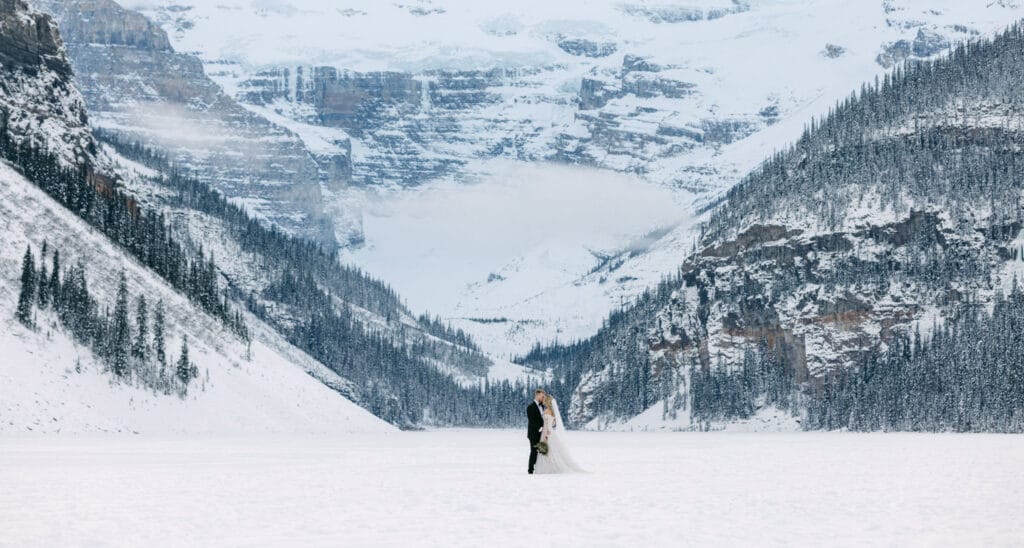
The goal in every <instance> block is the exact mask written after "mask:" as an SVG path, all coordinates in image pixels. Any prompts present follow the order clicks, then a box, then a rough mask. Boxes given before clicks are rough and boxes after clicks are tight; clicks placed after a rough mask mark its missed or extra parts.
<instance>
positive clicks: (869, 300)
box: [529, 26, 1024, 430]
mask: <svg viewBox="0 0 1024 548" xmlns="http://www.w3.org/2000/svg"><path fill="white" fill-rule="evenodd" d="M1022 52H1024V33H1022V31H1021V28H1020V27H1019V26H1015V27H1013V28H1012V29H1011V30H1009V31H1007V32H1006V33H1005V34H1002V35H1000V36H999V37H998V38H996V39H995V40H994V41H990V40H980V41H976V42H971V43H969V44H967V45H962V46H959V47H958V48H957V49H956V50H955V51H954V53H953V54H952V55H951V57H950V58H948V59H943V60H940V61H936V62H925V63H920V64H911V65H909V66H907V67H905V68H903V67H901V68H900V69H898V71H897V72H896V73H895V74H893V75H889V76H886V77H885V78H884V79H882V80H881V81H880V82H879V83H878V84H877V85H875V86H866V87H864V88H863V89H862V91H861V92H860V93H859V94H858V95H856V96H854V97H851V98H850V99H848V100H846V101H844V102H842V103H841V104H840V105H838V106H837V107H836V109H835V110H834V112H833V113H832V114H831V115H830V116H829V117H827V118H825V119H824V120H821V121H819V122H815V123H814V124H812V126H811V128H809V129H808V131H806V132H805V134H804V135H803V137H801V139H800V140H799V141H797V142H796V144H795V145H794V146H793V147H791V148H790V149H789V150H787V151H786V152H784V153H780V154H778V155H776V156H774V157H773V158H772V159H770V160H769V161H767V162H766V163H765V164H764V165H763V166H762V167H760V168H758V169H757V170H755V171H754V172H753V173H752V174H751V175H750V176H748V177H747V178H746V179H745V180H744V181H743V182H742V183H740V184H739V185H738V186H736V187H735V188H734V189H732V190H731V191H730V192H729V193H728V195H727V198H726V200H725V203H724V204H722V205H721V206H720V207H719V208H717V209H715V210H714V211H713V212H712V213H711V216H710V218H709V219H708V221H707V222H705V223H703V224H702V232H703V236H702V238H701V242H700V246H699V250H698V251H697V253H696V254H694V255H693V256H692V257H691V258H689V259H688V260H687V261H686V263H685V264H684V265H683V266H682V267H681V269H680V270H679V272H678V274H677V275H676V276H674V277H672V278H671V279H670V280H667V281H665V282H663V283H662V284H660V285H659V286H658V287H657V288H656V290H654V291H651V292H649V293H647V294H645V295H644V296H643V297H642V298H641V299H640V300H639V302H638V303H637V304H636V305H635V306H633V307H630V308H627V309H625V310H623V311H621V312H619V313H616V314H614V315H613V316H612V317H611V318H609V320H608V323H607V327H605V328H604V329H602V331H601V332H600V333H599V334H598V335H597V336H596V337H595V338H593V339H591V340H588V341H584V342H582V343H580V344H578V345H574V346H572V347H567V348H550V349H538V350H537V351H535V352H534V353H533V355H532V356H531V357H530V359H529V361H532V362H534V363H537V364H545V365H548V366H554V367H555V368H556V371H560V372H561V373H562V374H563V375H565V376H566V377H567V378H568V379H569V383H568V384H569V385H568V386H566V387H565V390H566V391H567V392H568V391H571V392H572V407H571V415H572V417H573V420H575V421H576V422H577V423H578V424H590V425H592V426H600V425H603V424H608V423H616V422H620V421H625V420H629V419H630V418H632V417H633V416H636V415H638V414H640V413H642V412H645V411H646V412H647V413H646V414H645V415H646V417H645V418H644V419H642V420H644V421H650V419H651V418H652V415H653V416H657V415H660V416H661V419H663V420H667V421H669V422H670V423H674V424H676V425H678V426H682V427H693V426H707V425H708V424H709V423H714V422H722V421H729V420H734V419H736V418H742V417H749V416H751V415H752V414H755V413H756V412H757V411H758V410H759V409H761V410H767V408H770V407H781V408H783V409H786V410H788V411H790V412H792V414H793V415H794V416H796V417H799V418H801V419H803V420H804V421H805V423H804V425H805V426H806V427H827V428H833V427H847V426H849V427H858V428H867V429H871V428H882V427H884V428H898V429H904V428H905V429H911V428H913V429H918V428H922V429H947V428H948V429H952V428H956V429H966V430H970V429H972V428H973V429H996V430H1004V429H1009V430H1014V429H1018V428H1020V427H1021V426H1020V421H1019V417H1018V415H1019V413H1020V411H1019V410H1018V409H1017V408H1016V405H1017V404H1015V403H1013V402H1014V401H1019V396H1012V395H1011V394H1013V393H1014V392H1013V391H1015V390H1019V388H1020V387H1019V385H1018V383H1017V382H1016V381H1013V382H1010V381H1012V380H1013V379H1016V378H1018V377H1019V376H1020V375H1021V374H1022V372H1024V371H1022V370H1021V368H1022V367H1024V364H1022V363H1021V361H1020V356H1019V353H1017V352H1016V351H1014V350H1012V348H1013V345H1014V344H1017V343H1014V342H1013V341H1014V340H1017V339H1019V338H1020V337H1021V336H1022V335H1024V331H1022V330H1021V329H1020V326H1019V325H1017V324H1016V323H1015V322H1016V321H1017V320H1016V319H1014V318H1016V317H1017V316H1016V315H1018V314H1019V312H1018V309H1019V307H1020V306H1022V305H1024V300H1022V297H1021V294H1020V292H1019V290H1017V288H1016V286H1015V280H1016V276H1017V275H1019V274H1020V273H1021V272H1022V262H1021V260H1022V253H1021V251H1022V250H1021V244H1022V243H1024V238H1022V236H1024V235H1022V232H1021V228H1022V226H1024V222H1022V221H1024V207H1022V205H1024V196H1022V190H1024V189H1022V187H1021V181H1020V178H1019V176H1018V174H1019V172H1020V165H1019V163H1020V160H1019V157H1020V156H1019V153H1020V150H1021V146H1022V143H1024V133H1022V127H1021V123H1020V120H1021V116H1022V110H1024V107H1022V105H1024V96H1022V95H1021V93H1020V89H1021V88H1020V74H1021V73H1020V70H1021V68H1022V67H1024V54H1022ZM1006 294H1009V295H1011V297H1010V298H1009V299H1006V300H1004V297H1003V295H1006ZM979 308H980V309H981V310H982V311H983V312H984V313H981V314H980V315H979V314H977V313H975V312H973V311H976V310H978V309H979ZM987 311H992V313H993V314H994V316H993V317H992V318H988V317H987V315H986V314H987V313H988V312H987ZM915 332H920V333H923V340H922V339H920V338H919V337H915V336H912V335H913V334H914V333H915ZM972 337H976V338H974V340H978V338H983V339H984V340H986V341H987V344H988V345H991V346H990V347H989V349H990V350H991V352H990V353H980V349H981V348H982V347H977V348H976V347H975V345H974V344H968V345H967V346H964V344H965V343H964V340H965V339H966V340H968V341H969V340H971V339H972ZM951 341H956V344H957V345H959V350H956V349H954V351H953V353H952V354H951V353H950V347H949V345H950V344H951V343H950V342H951ZM975 350H977V351H978V352H975ZM925 358H927V360H926V359H925ZM965 364H968V365H965ZM958 368H959V369H958ZM851 371H856V373H855V374H854V373H851ZM915 375H920V377H915ZM929 375H930V377H929ZM872 377H875V379H874V380H873V379H872ZM879 379H881V380H879ZM997 379H1004V380H1005V382H1003V381H997ZM882 381H885V383H886V385H885V386H884V387H883V388H884V390H888V392H885V393H884V394H882V393H878V394H876V393H874V392H872V390H875V387H874V384H872V383H875V384H877V383H878V382H882ZM855 387H856V390H855V389H854V388H855ZM1006 390H1009V392H1008V393H1004V391H1006ZM869 397H870V399H869ZM1004 397H1007V398H1009V399H1005V400H1004V399H1003V398H1004ZM948 398H953V399H952V400H949V399H948ZM958 400H959V401H958ZM839 401H842V402H844V403H843V407H841V408H837V407H835V402H839ZM903 401H905V402H909V403H907V404H906V406H907V407H906V408H903V407H899V408H891V407H887V404H889V403H891V402H903ZM940 401H943V402H944V403H939V402H940ZM986 402H987V403H986ZM892 404H893V405H896V403H892ZM858 405H859V406H862V409H861V410H859V411H858V410H857V406H858ZM851 406H852V407H851ZM919 408H927V409H928V411H927V413H926V412H925V411H921V410H920V409H919ZM865 409H868V410H869V411H865ZM880 409H884V410H885V413H887V414H888V416H885V417H880V416H879V415H877V414H875V413H877V412H879V410H880ZM826 411H827V413H828V415H825V414H823V413H825V412H826ZM862 413H869V414H868V415H862ZM917 413H920V415H917ZM654 422H657V421H654Z"/></svg>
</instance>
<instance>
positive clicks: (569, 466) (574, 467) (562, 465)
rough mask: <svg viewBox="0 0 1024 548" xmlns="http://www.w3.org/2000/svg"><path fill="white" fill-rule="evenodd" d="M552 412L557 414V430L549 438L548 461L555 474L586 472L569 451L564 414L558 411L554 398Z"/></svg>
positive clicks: (556, 401)
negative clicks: (563, 420) (563, 419)
mask: <svg viewBox="0 0 1024 548" xmlns="http://www.w3.org/2000/svg"><path fill="white" fill-rule="evenodd" d="M551 411H552V412H553V413H554V414H555V430H554V432H552V433H551V437H550V438H548V460H549V463H548V464H550V466H551V469H552V471H553V472H555V473H563V474H564V473H568V472H584V471H585V470H583V467H581V466H580V465H579V463H577V462H576V460H575V459H574V458H573V457H572V454H571V453H570V450H569V440H568V439H567V436H566V434H567V433H568V432H567V430H566V428H565V423H564V422H562V413H561V412H560V411H559V410H558V400H556V399H554V398H552V400H551Z"/></svg>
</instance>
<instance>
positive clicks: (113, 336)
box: [109, 272, 131, 377]
mask: <svg viewBox="0 0 1024 548" xmlns="http://www.w3.org/2000/svg"><path fill="white" fill-rule="evenodd" d="M109 345H110V357H111V368H112V369H113V371H114V374H115V375H117V376H118V377H124V376H126V375H127V374H128V372H129V362H128V351H129V348H130V345H131V326H130V325H129V324H128V283H127V281H126V279H125V275H124V273H123V272H122V273H121V279H120V281H119V282H118V285H117V301H116V302H115V303H114V318H113V322H112V324H111V333H110V340H109Z"/></svg>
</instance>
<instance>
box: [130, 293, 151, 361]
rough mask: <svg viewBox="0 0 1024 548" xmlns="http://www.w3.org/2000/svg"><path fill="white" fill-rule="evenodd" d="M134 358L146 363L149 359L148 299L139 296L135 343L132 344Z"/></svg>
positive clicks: (136, 310)
mask: <svg viewBox="0 0 1024 548" xmlns="http://www.w3.org/2000/svg"><path fill="white" fill-rule="evenodd" d="M132 357H134V358H136V359H138V360H140V361H142V362H145V361H146V360H147V359H148V357H149V311H148V309H147V306H146V297H145V296H143V295H139V298H138V301H136V304H135V343H134V344H132Z"/></svg>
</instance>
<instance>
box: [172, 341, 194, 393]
mask: <svg viewBox="0 0 1024 548" xmlns="http://www.w3.org/2000/svg"><path fill="white" fill-rule="evenodd" d="M175 375H177V377H178V380H180V381H181V385H182V391H183V392H184V391H185V390H187V389H188V383H189V382H190V381H191V380H192V379H193V378H195V376H196V367H195V366H194V365H193V364H192V362H190V361H189V357H188V336H186V337H185V338H184V339H182V341H181V356H180V357H179V358H178V364H177V367H176V368H175Z"/></svg>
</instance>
